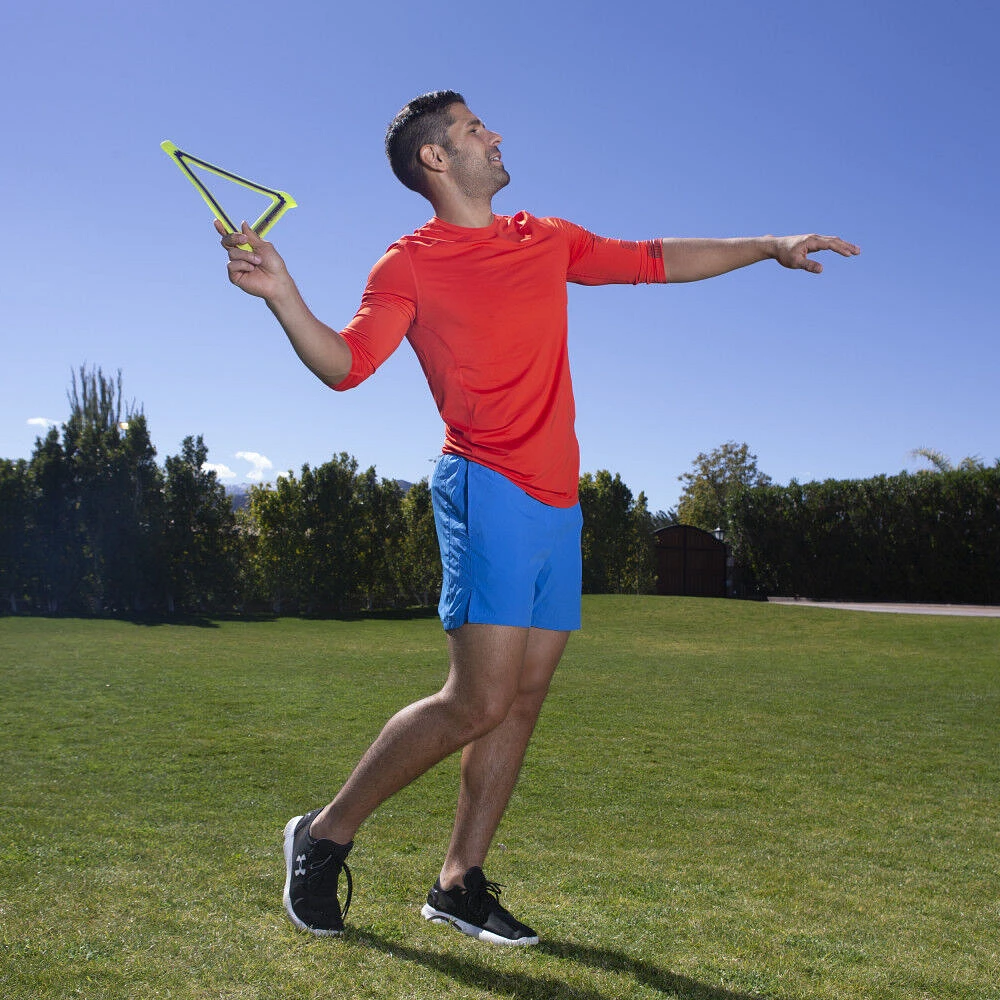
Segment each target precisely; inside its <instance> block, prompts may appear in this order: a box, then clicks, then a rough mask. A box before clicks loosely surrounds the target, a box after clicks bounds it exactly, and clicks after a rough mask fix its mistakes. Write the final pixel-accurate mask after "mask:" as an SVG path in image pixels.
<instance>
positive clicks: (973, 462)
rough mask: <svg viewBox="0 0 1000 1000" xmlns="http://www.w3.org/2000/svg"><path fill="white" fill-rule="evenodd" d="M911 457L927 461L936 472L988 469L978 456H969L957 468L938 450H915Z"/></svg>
mask: <svg viewBox="0 0 1000 1000" xmlns="http://www.w3.org/2000/svg"><path fill="white" fill-rule="evenodd" d="M910 455H911V456H912V457H913V458H923V459H926V460H927V461H928V462H930V464H931V465H932V466H933V468H934V471H935V472H954V471H955V469H956V468H959V469H964V470H965V471H971V470H973V469H985V468H986V466H985V465H984V464H983V461H982V459H981V458H979V456H978V455H967V456H966V457H965V458H963V459H962V461H961V462H959V463H958V465H957V466H955V465H952V462H951V459H950V458H948V456H947V455H945V454H944V452H941V451H938V450H937V449H936V448H914V449H913V451H911V452H910Z"/></svg>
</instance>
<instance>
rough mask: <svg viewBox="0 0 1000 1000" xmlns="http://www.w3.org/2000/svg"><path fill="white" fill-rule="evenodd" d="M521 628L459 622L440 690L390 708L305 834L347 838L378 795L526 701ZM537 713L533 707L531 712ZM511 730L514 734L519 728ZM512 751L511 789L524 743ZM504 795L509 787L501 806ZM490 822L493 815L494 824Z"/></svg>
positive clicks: (525, 637) (378, 802) (524, 644)
mask: <svg viewBox="0 0 1000 1000" xmlns="http://www.w3.org/2000/svg"><path fill="white" fill-rule="evenodd" d="M529 631H532V632H533V631H535V630H529V629H526V628H515V627H512V626H506V625H477V624H467V625H463V626H462V627H461V628H458V629H454V630H452V631H451V632H449V633H448V647H449V660H450V668H449V673H448V680H447V681H446V682H445V685H444V687H443V688H442V689H441V690H440V691H439V692H438V693H437V694H434V695H431V696H430V697H428V698H424V699H422V700H421V701H418V702H415V703H414V704H412V705H409V706H407V707H406V708H404V709H402V710H401V711H399V712H397V713H396V714H395V715H394V716H393V717H392V718H391V719H390V720H389V721H388V722H387V723H386V724H385V727H384V728H383V729H382V732H381V733H380V734H379V736H378V737H377V738H376V740H375V742H374V743H373V744H372V745H371V747H370V748H369V749H368V751H367V752H366V753H365V755H364V756H363V757H362V758H361V761H360V762H359V763H358V765H357V767H356V768H355V769H354V771H353V773H352V774H351V776H350V777H349V778H348V779H347V781H346V782H345V784H344V786H343V787H342V788H341V790H340V791H339V792H338V793H337V795H336V797H335V798H334V800H333V801H332V802H331V803H330V804H329V805H328V806H327V807H326V808H325V809H323V811H322V812H321V813H320V814H319V815H318V816H317V817H316V819H315V820H314V821H313V823H312V827H311V832H312V835H313V836H314V837H317V838H321V839H327V840H333V841H335V842H336V843H339V844H347V843H349V842H350V841H351V840H353V839H354V834H355V833H356V832H357V829H358V827H359V826H361V824H362V823H363V822H364V821H365V820H366V819H367V818H368V817H369V816H370V815H371V814H372V813H373V812H374V811H375V810H376V809H377V808H378V807H379V806H380V805H381V804H382V803H383V802H384V801H385V800H386V799H388V798H389V797H390V796H392V795H394V794H395V793H396V792H398V791H399V790H400V789H402V788H405V787H406V786H407V785H408V784H410V782H411V781H413V780H414V779H415V778H418V777H419V776H420V775H422V774H423V773H424V772H425V771H428V770H429V769H430V768H432V767H433V766H434V765H435V764H437V763H439V762H440V761H442V760H444V759H445V757H447V756H449V755H450V754H452V753H454V752H455V751H456V750H458V749H460V748H461V747H464V746H466V745H467V744H469V743H472V742H473V741H477V740H479V739H481V738H482V737H484V736H485V735H486V734H487V733H489V732H490V731H491V730H493V729H494V728H496V727H497V726H500V725H502V724H506V723H507V722H508V719H509V718H510V713H511V709H512V706H513V705H514V704H515V703H521V702H522V700H523V701H524V704H525V706H527V705H528V704H529V703H530V702H531V701H532V698H531V697H529V695H528V693H527V692H525V693H524V694H523V696H522V693H521V688H522V687H523V685H524V683H525V676H524V675H525V663H526V650H527V648H528V645H529ZM564 644H565V640H564ZM553 669H554V665H553ZM542 672H543V671H542ZM548 676H549V677H551V671H550V672H549V675H548ZM547 686H548V681H547V679H546V681H545V687H546V688H547ZM536 696H537V692H536ZM541 697H542V698H544V691H543V692H542V695H541ZM540 705H541V701H540V700H539V707H540ZM528 711H529V709H528V708H527V707H524V708H521V709H519V710H518V712H517V713H516V717H517V718H520V717H521V716H522V715H524V713H525V712H528ZM537 714H538V713H537V710H535V717H537ZM511 725H513V723H511ZM533 726H534V720H533V719H532V722H531V727H533ZM517 728H518V730H519V731H520V729H523V728H524V725H523V724H522V725H521V726H520V727H517ZM530 735H531V733H530V728H529V729H528V732H527V736H530ZM519 738H520V737H517V739H519ZM517 739H515V744H516V742H517ZM524 743H525V745H526V744H527V737H525V739H524ZM516 753H517V758H518V759H517V763H516V765H515V767H514V768H513V770H514V772H515V773H514V779H512V781H511V786H510V787H511V789H513V780H516V772H517V768H518V767H519V766H520V759H521V757H523V755H524V747H523V746H522V747H521V749H520V750H519V751H516ZM473 756H474V757H476V756H477V755H475V754H474V755H473ZM463 771H464V765H463ZM463 781H464V778H463ZM509 796H510V791H508V792H507V793H506V795H505V796H504V801H503V805H506V799H507V798H509ZM502 813H503V808H502V806H501V808H500V814H502ZM498 822H499V816H498V817H497V820H496V822H495V823H494V824H493V826H494V829H495V827H496V823H498ZM490 837H492V831H491V832H490ZM487 846H488V845H487Z"/></svg>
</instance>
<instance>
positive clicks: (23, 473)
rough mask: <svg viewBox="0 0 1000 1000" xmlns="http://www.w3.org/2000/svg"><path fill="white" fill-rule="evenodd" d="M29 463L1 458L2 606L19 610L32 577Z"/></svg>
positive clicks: (0, 578) (0, 560) (0, 581)
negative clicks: (26, 582) (30, 561)
mask: <svg viewBox="0 0 1000 1000" xmlns="http://www.w3.org/2000/svg"><path fill="white" fill-rule="evenodd" d="M31 499H32V498H31V484H30V480H29V477H28V463H27V462H25V461H24V459H20V460H18V461H17V462H11V461H10V460H8V459H6V458H0V605H4V604H6V605H8V606H9V607H10V610H11V611H12V612H16V611H17V610H18V600H19V599H20V598H23V597H24V592H25V581H26V579H27V577H28V527H29V524H30V523H31V521H30V508H31Z"/></svg>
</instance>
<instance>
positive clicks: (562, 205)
mask: <svg viewBox="0 0 1000 1000" xmlns="http://www.w3.org/2000/svg"><path fill="white" fill-rule="evenodd" d="M343 6H344V5H341V4H331V3H329V2H319V0H311V2H296V0H287V2H285V3H284V4H281V5H275V4H271V3H268V4H264V3H259V2H257V0H244V2H242V3H240V4H239V5H232V4H224V3H218V2H214V0H200V2H198V3H195V2H191V0H173V2H170V3H148V4H136V3H134V2H128V3H126V2H120V3H119V2H115V3H109V2H101V0H97V2H93V3H88V4H79V3H69V2H50V0H34V2H33V3H31V4H30V5H29V4H27V3H23V2H22V3H21V4H19V8H18V9H15V10H11V9H10V8H9V7H8V8H7V9H6V12H5V13H4V14H3V15H2V23H0V29H2V30H0V65H2V66H3V74H4V79H5V84H6V86H5V94H4V97H3V101H2V103H0V127H2V134H3V139H4V147H5V155H4V156H3V158H2V159H0V178H2V182H3V183H2V189H3V191H4V192H5V195H6V200H7V203H6V206H5V208H4V211H3V214H2V243H0V246H2V250H0V253H2V259H3V266H2V270H0V306H2V313H0V316H2V319H0V323H2V340H3V342H2V362H0V456H2V457H5V458H19V457H28V456H29V455H30V452H31V449H32V446H33V443H34V440H35V437H36V435H38V434H39V433H42V432H43V431H44V427H43V426H42V425H41V424H39V423H38V422H37V421H39V420H47V421H55V422H56V423H59V422H61V421H62V420H64V419H65V418H66V416H67V410H68V406H67V401H66V391H67V388H68V386H69V383H70V379H71V373H72V372H73V371H74V370H75V369H78V368H79V367H80V366H81V365H83V364H87V365H99V366H101V367H102V368H103V369H104V371H105V372H106V373H114V372H116V371H117V370H119V369H120V370H121V371H122V374H123V381H124V387H125V394H126V396H127V397H129V398H132V399H135V400H136V401H138V402H140V403H141V404H142V405H143V408H144V410H145V413H146V415H147V418H148V420H149V423H150V427H151V430H152V434H153V439H154V443H155V445H156V447H157V450H158V455H159V458H160V461H161V462H162V460H163V459H164V458H165V457H166V456H167V455H169V454H175V453H177V452H178V451H179V449H180V443H181V440H182V439H183V438H184V436H185V435H188V434H202V435H203V436H204V438H205V442H206V444H207V445H208V448H209V458H210V461H211V462H213V463H217V464H218V465H220V466H225V467H226V468H227V469H229V470H230V471H231V473H232V477H233V478H232V479H231V480H227V481H248V480H250V479H251V477H252V476H254V475H260V476H262V477H263V478H264V479H269V478H273V476H274V475H276V474H278V473H281V472H283V471H284V470H287V469H294V470H295V471H296V472H298V470H299V468H300V467H301V465H302V464H303V463H305V462H308V463H310V464H312V465H317V464H320V463H322V462H324V461H326V460H327V459H328V458H329V457H330V456H331V455H333V454H335V453H339V452H342V451H346V452H349V453H351V454H353V455H354V456H355V457H356V458H357V459H358V461H359V462H360V463H361V465H362V467H367V466H368V465H375V466H376V468H377V470H378V472H379V474H381V475H383V476H387V477H393V478H404V479H410V480H415V479H418V478H421V477H422V476H425V475H428V474H429V473H430V471H431V464H430V463H431V461H432V460H433V458H434V456H435V455H436V454H437V453H438V452H439V449H440V445H441V441H442V438H443V432H442V428H441V424H440V419H439V417H438V415H437V412H436V410H435V408H434V405H433V402H432V400H431V398H430V394H429V392H428V390H427V388H426V385H425V383H424V382H423V379H422V376H421V373H420V370H419V367H418V366H417V364H416V361H415V359H414V357H413V355H412V352H411V351H410V350H409V348H408V347H407V346H406V345H405V344H404V345H403V347H402V348H401V349H400V350H399V351H398V352H397V353H396V354H395V355H394V356H393V357H392V358H391V359H390V360H389V362H387V364H386V365H385V366H384V367H383V368H382V369H381V370H380V371H379V372H378V373H376V376H375V377H374V378H373V379H371V380H369V382H368V383H366V384H365V385H364V386H362V387H361V388H359V389H357V390H354V391H352V392H350V393H347V394H344V395H340V394H334V393H332V392H330V391H329V390H328V389H326V388H324V387H323V386H322V385H321V384H320V383H319V382H318V381H316V380H315V379H314V378H313V376H311V375H310V374H309V373H308V372H307V371H306V369H305V368H303V367H302V366H301V364H300V363H299V362H298V360H297V359H296V357H295V355H294V354H293V352H292V350H291V348H290V347H289V346H288V344H287V342H286V341H285V338H284V335H283V334H282V333H281V331H280V329H279V328H278V327H277V325H276V324H275V323H274V321H273V319H272V317H271V315H270V314H269V313H268V311H267V310H266V308H265V307H264V306H263V305H262V304H261V303H260V302H259V301H257V300H253V299H250V298H248V297H246V296H244V295H242V293H240V292H239V291H238V290H236V289H235V288H233V287H231V286H230V285H229V284H228V282H227V280H226V274H225V257H224V254H223V253H222V250H221V249H220V247H219V246H218V243H217V240H216V237H215V234H214V231H213V230H212V226H211V216H210V214H209V212H208V210H207V208H206V206H205V205H204V204H203V203H202V202H201V200H200V199H199V198H198V197H197V195H196V193H195V191H194V189H193V188H192V187H191V186H190V185H189V184H187V182H186V181H185V180H184V179H183V177H182V176H181V174H180V172H179V171H178V170H177V168H176V167H175V166H174V165H172V164H171V162H170V161H169V160H168V158H167V157H166V156H165V155H164V154H163V152H162V151H161V150H160V148H159V143H160V141H161V140H162V139H166V138H169V139H172V140H173V141H174V142H176V143H177V144H178V145H179V146H180V147H181V148H182V149H185V150H187V151H189V152H191V153H193V154H195V155H197V156H200V157H203V158H204V159H206V160H210V161H212V162H214V163H217V164H220V165H222V166H224V167H226V168H228V169H230V170H232V171H234V172H236V173H240V174H243V175H245V176H248V177H251V178H253V179H255V180H259V181H261V182H262V183H265V184H270V185H273V186H275V187H278V188H283V189H285V190H287V191H289V192H291V193H292V194H293V195H294V197H295V198H296V200H297V201H298V203H299V207H298V208H296V209H294V210H293V211H291V212H289V213H288V214H287V215H286V216H285V217H284V218H283V219H282V220H281V221H280V222H279V223H278V225H277V226H276V227H275V229H274V230H273V231H272V233H271V238H272V239H273V240H274V242H275V244H276V245H277V246H278V249H279V250H280V251H281V253H282V254H283V255H284V257H285V259H286V261H287V262H288V265H289V268H290V269H291V271H292V273H293V274H294V276H295V277H296V279H297V281H298V283H299V285H300V287H301V288H302V290H303V292H304V294H305V297H306V299H307V301H308V302H309V303H310V305H311V306H312V307H313V309H314V311H315V312H316V313H317V314H318V315H320V316H321V317H322V318H323V319H324V320H326V321H327V322H329V323H331V324H332V325H334V326H342V325H343V324H345V323H346V322H347V321H348V320H349V319H350V317H351V316H352V315H353V312H354V309H355V308H356V305H357V302H358V299H359V295H360V292H361V289H362V287H363V284H364V280H365V277H366V275H367V273H368V270H369V268H370V267H371V265H372V264H373V263H374V261H375V260H376V259H377V258H378V257H379V256H380V255H381V254H382V252H383V251H384V250H385V248H386V247H387V246H388V245H389V244H390V243H391V242H392V241H393V240H394V239H395V238H396V237H397V236H398V235H400V234H401V233H403V232H409V231H411V230H412V229H414V228H416V227H417V226H419V225H420V224H421V223H422V222H424V221H425V220H426V218H427V217H428V215H429V210H428V207H427V206H426V203H424V202H423V201H422V200H421V199H420V198H419V197H418V196H416V195H413V194H411V193H410V192H408V191H406V190H405V189H403V188H402V187H401V186H400V185H399V184H398V182H397V181H396V180H395V179H394V178H393V177H392V175H391V173H390V171H389V169H388V167H387V165H386V163H385V160H384V154H383V152H382V136H383V133H384V129H385V125H386V123H387V121H388V120H389V119H390V118H391V117H392V115H393V114H394V113H395V111H396V110H397V109H398V108H399V107H400V106H401V105H402V104H404V103H405V102H406V101H407V100H408V99H409V98H410V97H412V96H414V95H416V94H418V93H421V92H424V91H426V90H431V89H437V88H442V87H447V88H452V89H456V90H460V91H462V92H463V93H464V94H465V95H466V97H467V99H468V101H469V104H470V106H471V107H472V108H473V110H474V111H476V112H477V113H478V114H479V115H480V117H482V118H483V119H484V120H485V121H486V123H487V124H488V125H489V126H490V127H491V128H493V129H494V130H496V131H498V132H500V133H501V134H502V135H503V136H504V142H503V145H502V149H503V154H504V161H505V164H506V165H507V167H508V169H509V170H510V173H511V175H512V182H511V184H510V185H509V186H508V187H507V188H506V189H505V190H504V191H503V192H501V194H500V195H499V196H498V198H497V200H496V202H495V205H494V207H495V209H496V210H497V211H499V212H514V211H517V210H519V209H522V208H524V209H527V210H529V211H531V212H534V213H535V214H540V215H560V216H563V217H566V218H569V219H572V220H573V221H575V222H578V223H580V224H581V225H584V226H586V227H587V228H589V229H592V230H594V231H595V232H598V233H602V234H604V235H609V236H621V237H625V238H630V239H642V238H648V237H653V236H735V235H754V234H759V233H764V232H777V233H792V232H808V231H818V232H827V233H833V234H836V235H840V236H843V237H844V238H846V239H848V240H850V241H852V242H855V243H858V244H860V245H861V247H862V255H861V256H860V257H858V258H855V259H852V260H843V259H841V258H839V257H833V256H829V255H827V258H828V259H825V260H824V263H825V264H826V271H825V273H824V274H823V275H821V276H819V277H814V276H811V275H808V274H805V273H802V272H796V273H793V272H788V271H784V270H783V269H781V268H780V267H778V266H777V265H776V264H773V263H770V262H768V263H765V264H759V265H756V266H755V267H752V268H749V269H746V270H744V271H741V272H738V273H735V274H731V275H727V276H724V277H721V278H717V279H714V280H712V281H708V282H701V283H698V284H691V285H679V286H675V287H669V286H668V287H665V288H664V287H641V288H631V287H627V288H573V289H571V293H570V336H571V345H572V347H571V349H572V358H573V372H574V379H575V385H576V393H577V407H578V421H577V430H578V433H579V436H580V440H581V446H582V463H583V470H584V471H588V470H589V471H596V470H597V469H601V468H606V469H610V470H611V471H612V472H619V473H621V475H622V477H623V478H624V479H625V481H626V482H627V483H628V484H629V485H630V486H631V487H632V489H633V490H634V491H636V492H638V491H639V490H644V491H645V492H646V494H647V496H648V498H649V503H650V506H651V508H653V509H658V508H666V507H668V506H672V505H674V504H675V503H676V500H677V497H678V495H679V491H680V484H679V483H678V481H677V477H678V476H679V475H680V474H681V473H682V472H685V471H687V470H688V469H689V468H690V466H691V462H692V460H693V459H694V457H695V455H697V453H698V452H700V451H708V450H710V449H712V448H714V447H716V446H718V445H720V444H722V443H723V442H725V441H727V440H736V441H746V442H747V443H748V444H749V445H750V448H751V450H752V451H753V452H754V453H756V454H757V455H758V458H759V465H760V468H761V469H762V470H763V471H765V472H767V473H768V474H769V475H771V477H772V478H773V479H775V480H776V481H778V482H787V481H788V480H789V479H791V478H797V479H799V480H808V479H814V478H815V479H824V478H829V477H833V478H854V477H864V476H870V475H875V474H879V473H896V472H899V471H900V470H901V469H904V468H910V469H915V468H919V467H922V466H924V465H925V463H922V462H920V461H918V460H915V459H913V458H912V457H911V456H910V452H911V450H912V449H914V448H917V447H932V448H935V449H938V450H940V451H942V452H944V453H945V454H946V455H949V456H950V457H951V458H952V459H953V460H954V461H956V462H957V461H959V460H960V459H961V458H963V457H965V456H967V455H977V456H979V457H981V458H983V459H985V460H986V461H988V462H993V461H994V460H995V459H996V458H998V457H1000V420H998V419H997V418H998V409H1000V403H998V399H1000V393H998V391H997V372H998V368H1000V338H998V336H997V333H998V326H1000V324H998V322H997V307H996V290H997V280H996V277H995V274H994V270H995V266H994V256H995V251H994V249H993V247H992V237H993V234H994V233H995V232H996V231H997V229H998V224H1000V211H998V196H997V170H996V165H997V162H998V160H1000V155H998V154H1000V148H998V146H1000V139H998V130H997V128H996V121H997V108H998V107H1000V93H998V91H1000V87H998V80H1000V72H998V69H997V60H996V39H997V37H998V27H1000V14H998V13H997V8H995V7H994V6H993V5H988V4H985V3H964V2H961V0H959V2H952V3H948V4H927V3H919V2H917V3H913V2H882V0H868V2H854V0H847V2H843V3H826V4H806V3H802V2H801V0H797V2H783V0H779V2H773V3H769V4H751V3H748V2H741V3H736V2H723V3H712V2H704V3H699V4H690V3H685V4H679V3H670V2H664V0H660V2H656V3H651V2H646V0H640V2H636V3H629V4H619V5H613V4H603V3H602V4H595V3H589V2H579V3H575V4H573V5H566V4H565V3H563V2H550V0H535V2H532V3H516V2H510V3H507V4H489V5H485V4H473V3H469V2H464V3H461V4H451V3H448V2H438V3H434V4H415V3H412V2H411V3H401V2H396V0H391V2H387V3H379V4H364V5H362V4H357V5H351V7H350V9H349V10H346V11H345V10H344V9H342V7H343ZM216 190H217V193H218V194H219V195H220V197H222V198H223V199H224V198H225V197H226V192H225V191H224V190H223V189H222V188H216ZM232 193H233V195H234V196H235V197H236V201H237V208H236V209H235V210H236V211H238V210H239V204H240V203H239V199H240V198H241V197H242V195H241V194H240V193H239V189H233V192H232ZM252 211H253V208H251V209H249V211H248V214H249V212H252ZM33 421H35V422H33ZM248 456H250V457H248ZM254 456H256V458H254ZM268 463H269V464H268Z"/></svg>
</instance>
